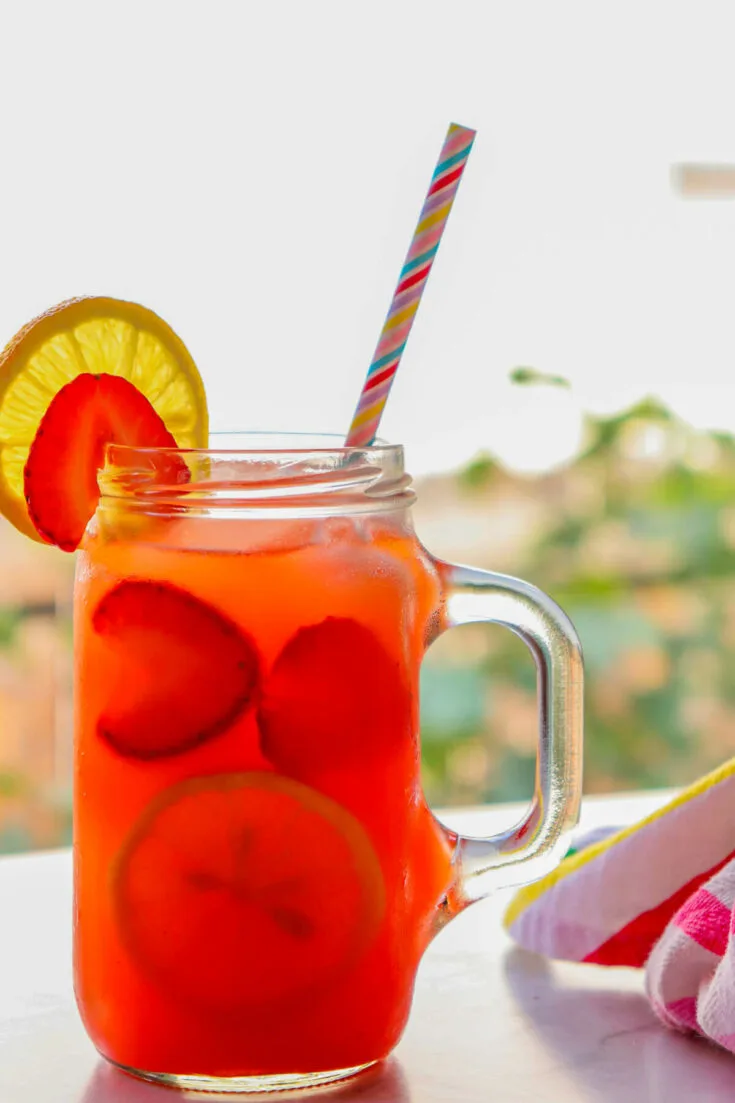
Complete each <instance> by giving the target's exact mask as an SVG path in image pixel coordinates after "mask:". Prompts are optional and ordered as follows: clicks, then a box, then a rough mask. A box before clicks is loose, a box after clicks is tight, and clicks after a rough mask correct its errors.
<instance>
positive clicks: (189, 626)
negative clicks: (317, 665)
mask: <svg viewBox="0 0 735 1103" xmlns="http://www.w3.org/2000/svg"><path fill="white" fill-rule="evenodd" d="M92 627H93V629H94V632H95V633H96V636H97V640H98V643H99V645H100V646H101V647H102V652H101V654H100V660H101V661H102V662H103V663H104V665H105V670H106V674H105V679H106V684H107V685H109V687H110V693H109V699H108V703H107V706H106V708H105V709H104V711H103V712H102V715H101V716H100V717H99V720H98V724H97V730H98V732H99V734H100V736H101V737H102V738H103V739H104V740H105V741H106V742H107V743H108V744H109V745H110V746H111V747H113V748H114V749H115V750H116V751H118V752H119V753H120V754H123V755H126V756H131V757H134V758H145V759H147V758H157V757H160V756H162V755H170V754H177V753H179V752H181V751H185V750H188V749H189V748H191V747H195V746H197V745H198V744H200V743H203V742H205V740H208V739H211V738H213V737H214V736H216V735H219V734H220V733H221V732H223V731H225V730H226V729H227V728H228V727H229V726H230V725H231V724H232V723H233V722H234V721H235V720H236V719H237V718H238V717H239V716H240V714H241V713H243V712H244V711H245V710H246V709H247V708H249V707H250V706H251V705H253V704H254V702H255V699H256V694H257V690H258V684H259V678H260V675H259V668H260V661H259V656H258V651H257V649H256V646H255V644H254V643H253V641H252V640H251V639H250V638H249V637H248V636H246V635H245V633H244V632H242V631H241V629H240V628H238V626H237V625H236V624H235V623H234V621H231V620H230V619H229V618H228V617H226V616H225V615H224V614H223V613H221V612H219V611H218V610H217V609H215V608H214V607H213V606H211V605H209V604H207V603H206V602H204V601H201V600H200V599H199V598H197V597H194V595H193V594H190V593H188V592H187V591H186V590H182V589H180V588H179V587H178V586H173V585H171V584H170V583H166V582H154V581H147V580H136V579H128V580H126V581H124V582H120V583H119V584H118V585H117V586H115V587H114V588H113V589H112V590H109V591H108V593H106V594H105V595H104V597H103V598H102V599H101V601H100V602H99V604H98V605H97V608H96V609H95V610H94V613H93V615H92Z"/></svg>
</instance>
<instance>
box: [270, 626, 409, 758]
mask: <svg viewBox="0 0 735 1103" xmlns="http://www.w3.org/2000/svg"><path fill="white" fill-rule="evenodd" d="M411 717H412V710H411V698H410V693H409V690H408V686H407V683H406V677H405V673H404V671H403V670H402V667H401V662H400V658H399V654H398V652H396V654H395V655H391V654H389V652H388V651H387V650H386V648H385V647H384V646H383V644H382V643H381V642H380V640H379V639H378V637H377V636H376V635H375V633H374V632H372V631H371V630H370V629H369V628H366V627H365V626H364V625H362V624H359V623H358V622H357V621H356V620H353V619H352V618H351V617H327V618H326V619H325V620H323V621H322V622H321V623H320V624H313V625H309V626H308V627H306V628H301V629H299V631H298V632H296V633H295V635H293V636H292V637H291V639H290V640H289V641H288V643H287V644H286V646H285V647H284V648H283V650H282V651H281V653H280V655H279V656H278V658H277V659H276V662H275V664H274V667H273V670H272V671H271V674H270V676H269V677H268V679H267V681H266V683H265V686H264V690H263V700H262V702H261V705H260V709H259V712H258V723H259V727H260V737H261V747H262V750H263V753H264V754H265V756H266V757H267V758H268V759H270V761H271V762H272V763H273V764H274V765H275V766H276V767H277V768H278V769H279V770H283V771H284V772H285V773H291V774H295V775H297V776H298V775H301V776H304V777H310V776H313V775H314V773H315V772H318V771H319V770H320V769H321V768H323V767H325V766H326V767H330V768H331V767H333V768H339V767H340V766H342V765H345V764H354V763H356V762H360V761H363V762H364V761H367V760H368V759H370V758H371V757H373V756H374V757H378V756H381V755H382V754H385V752H386V751H387V750H389V749H390V747H391V745H392V744H395V743H396V742H397V740H398V734H397V733H401V732H404V731H405V730H406V728H407V726H409V725H410V723H411Z"/></svg>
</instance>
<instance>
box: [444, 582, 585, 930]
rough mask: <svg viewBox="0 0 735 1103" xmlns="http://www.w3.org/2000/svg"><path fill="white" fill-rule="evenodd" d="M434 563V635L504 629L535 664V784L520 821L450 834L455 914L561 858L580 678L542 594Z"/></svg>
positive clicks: (578, 767) (553, 608)
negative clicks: (438, 615) (438, 607)
mask: <svg viewBox="0 0 735 1103" xmlns="http://www.w3.org/2000/svg"><path fill="white" fill-rule="evenodd" d="M434 562H435V566H436V568H437V569H438V571H439V575H440V578H441V580H442V583H443V595H444V600H443V606H442V613H443V615H442V619H441V621H440V624H439V633H438V634H441V633H443V632H444V631H446V630H448V629H449V628H456V627H458V626H459V625H462V624H476V623H478V622H485V623H490V624H502V625H504V626H505V627H506V628H510V630H511V631H512V632H515V634H516V635H517V636H520V638H521V639H522V640H523V642H524V643H525V644H526V646H527V647H528V649H529V651H530V652H531V654H532V655H533V657H534V660H535V662H536V669H537V687H538V688H537V692H538V698H539V731H538V752H537V757H536V784H535V790H534V795H533V799H532V801H531V805H530V808H529V810H528V812H527V814H526V815H525V816H524V818H523V819H522V820H521V822H520V823H518V824H516V826H515V827H511V828H509V829H508V830H506V831H503V832H501V833H500V834H499V835H493V836H491V837H489V838H472V837H468V836H464V835H459V834H457V833H456V832H453V831H450V832H449V835H450V838H451V839H452V840H453V842H454V843H455V858H454V861H455V866H456V870H457V877H456V880H455V884H454V887H453V889H452V891H451V893H450V899H449V901H448V903H449V905H450V909H451V912H452V913H456V911H460V910H462V908H463V907H465V906H466V905H467V904H470V903H472V902H473V901H475V900H480V899H482V897H484V896H487V894H488V893H489V892H492V891H493V890H494V889H497V888H503V887H508V886H509V885H514V884H519V883H521V882H526V881H533V880H535V879H536V878H538V877H542V876H543V875H544V874H545V873H547V872H549V870H551V869H553V868H554V866H555V865H557V864H558V863H559V862H560V861H561V859H562V857H563V856H564V853H565V851H566V848H567V846H568V841H569V840H568V836H569V833H570V831H571V830H572V829H573V828H574V826H575V825H576V823H577V820H578V816H579V806H580V802H581V797H582V731H583V686H584V676H583V667H582V649H581V646H580V643H579V639H578V637H577V634H576V632H575V630H574V627H573V625H572V623H571V621H570V620H569V618H568V617H567V615H566V614H565V613H564V612H563V611H562V610H561V609H560V608H559V606H558V605H557V604H556V603H555V602H554V601H552V599H551V598H550V597H548V596H547V595H546V594H545V593H543V591H542V590H539V589H537V588H536V587H535V586H532V585H530V583H528V582H523V581H521V580H520V579H517V578H511V577H509V576H507V575H501V574H495V573H493V572H492V571H482V570H477V569H474V568H471V567H458V566H453V565H452V564H449V563H443V562H441V561H437V560H435V561H434ZM521 864H523V869H522V870H520V869H518V868H517V867H518V866H520V865H521Z"/></svg>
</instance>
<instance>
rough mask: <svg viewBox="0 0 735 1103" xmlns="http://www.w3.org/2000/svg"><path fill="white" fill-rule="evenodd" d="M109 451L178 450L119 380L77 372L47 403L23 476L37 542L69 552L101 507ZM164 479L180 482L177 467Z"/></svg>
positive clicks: (139, 396) (138, 396)
mask: <svg viewBox="0 0 735 1103" xmlns="http://www.w3.org/2000/svg"><path fill="white" fill-rule="evenodd" d="M108 444H127V445H133V446H137V447H142V448H176V440H175V439H174V437H173V435H172V434H171V433H170V432H169V430H168V429H167V428H166V425H165V424H164V421H163V419H162V418H161V417H160V415H159V414H157V413H156V411H155V410H154V408H153V406H152V405H151V403H150V402H149V401H148V399H147V398H146V397H145V395H144V394H143V393H142V392H141V391H139V390H138V388H137V387H135V386H133V384H132V383H130V382H128V380H127V379H123V378H122V376H117V375H108V374H106V373H104V372H103V373H100V374H99V375H93V374H92V373H90V372H83V373H82V374H81V375H78V376H77V377H76V379H73V380H72V381H71V383H67V384H66V385H65V386H64V387H62V388H61V390H60V391H58V393H57V394H56V395H55V396H54V398H53V399H52V401H51V403H50V405H49V407H48V409H47V410H46V413H45V414H44V416H43V418H42V419H41V423H40V425H39V427H38V431H37V433H36V436H35V438H34V440H33V443H32V445H31V448H30V451H29V453H28V460H27V462H26V465H25V472H24V489H25V499H26V504H27V506H28V514H29V516H30V518H31V520H32V521H33V524H34V525H35V527H36V529H37V530H38V532H39V534H40V535H41V536H42V537H43V539H44V540H45V541H46V542H47V543H49V544H56V545H57V546H58V547H60V548H62V549H63V550H64V551H74V550H75V549H76V548H77V547H78V546H79V544H80V542H81V539H82V537H83V535H84V530H85V529H86V527H87V524H88V522H89V520H90V519H91V517H92V516H93V514H94V512H95V509H96V508H97V503H98V501H99V496H100V492H99V487H98V485H97V474H98V472H99V470H100V468H102V467H103V465H104V456H105V447H106V445H108ZM165 466H166V467H167V468H170V470H166V471H165V472H163V471H162V475H164V474H165V475H166V477H167V478H169V479H173V480H174V481H178V482H182V481H185V479H186V478H187V477H188V468H187V467H186V464H185V463H184V461H183V460H180V461H178V463H173V464H171V463H170V464H167V465H165Z"/></svg>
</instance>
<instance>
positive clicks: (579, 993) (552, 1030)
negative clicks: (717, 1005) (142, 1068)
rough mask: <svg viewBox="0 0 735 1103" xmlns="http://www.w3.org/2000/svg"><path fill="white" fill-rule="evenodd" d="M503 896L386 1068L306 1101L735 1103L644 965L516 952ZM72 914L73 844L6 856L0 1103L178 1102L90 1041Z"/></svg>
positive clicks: (721, 1057)
mask: <svg viewBox="0 0 735 1103" xmlns="http://www.w3.org/2000/svg"><path fill="white" fill-rule="evenodd" d="M661 799H662V797H661V795H652V794H649V795H647V796H643V797H635V798H614V799H610V800H590V801H588V802H587V803H586V806H585V812H584V816H583V822H586V823H587V824H590V825H594V824H597V823H605V822H608V823H610V822H612V823H625V822H630V821H632V820H633V819H635V818H637V817H638V816H639V815H642V814H644V813H645V812H647V811H649V810H650V809H651V808H652V807H655V806H656V805H657V804H658V803H660V802H661ZM512 818H513V816H512V813H511V814H509V812H508V808H507V807H506V808H495V809H483V810H482V811H481V812H464V813H461V814H460V813H456V814H455V815H454V816H452V818H451V821H450V822H451V823H452V826H457V827H463V828H464V829H465V830H468V831H473V832H477V831H479V830H481V829H483V828H485V827H489V829H490V830H495V829H496V828H497V827H498V826H499V825H500V824H501V823H502V824H507V823H508V822H509V820H510V819H512ZM507 896H508V894H507V893H498V894H497V895H496V896H495V897H494V898H492V899H491V900H488V901H484V902H483V903H480V904H476V905H474V906H473V907H471V908H469V909H468V911H466V912H464V913H463V914H462V915H460V916H459V917H458V918H457V919H455V921H454V922H453V923H452V924H450V926H449V927H447V928H446V929H445V930H444V931H442V933H441V934H440V935H439V937H438V938H437V939H436V940H435V942H434V943H433V945H432V946H431V947H430V948H429V950H428V952H427V954H426V956H425V959H424V962H423V964H422V967H421V970H420V972H419V976H418V981H417V985H416V996H415V1000H414V1006H413V1011H412V1015H411V1019H410V1022H409V1026H408V1029H407V1031H406V1034H405V1036H404V1038H403V1040H402V1041H401V1043H400V1045H399V1047H398V1049H397V1050H396V1054H395V1057H394V1058H393V1059H392V1060H391V1061H390V1062H388V1064H387V1065H386V1066H384V1067H383V1068H382V1069H380V1070H379V1071H378V1072H377V1074H374V1075H372V1076H371V1077H368V1078H367V1079H364V1080H363V1081H356V1082H353V1083H352V1084H351V1085H348V1086H343V1087H342V1088H339V1089H332V1090H330V1091H322V1093H318V1092H314V1093H306V1094H305V1093H298V1098H299V1099H300V1100H302V1101H303V1100H304V1099H305V1098H307V1097H309V1096H311V1097H312V1098H315V1099H317V1098H322V1097H325V1096H328V1097H329V1099H330V1100H335V1101H336V1100H339V1101H340V1103H342V1101H343V1100H357V1099H359V1100H360V1101H361V1103H449V1101H451V1103H492V1101H494V1100H497V1101H498V1103H579V1101H581V1100H585V1101H587V1100H595V1101H599V1103H623V1101H625V1103H647V1101H651V1103H679V1101H681V1103H684V1101H686V1103H690V1101H694V1100H697V1101H702V1103H718V1101H720V1100H723V1101H724V1100H727V1101H728V1103H732V1101H733V1100H735V1056H730V1055H728V1054H726V1053H724V1052H722V1051H720V1050H718V1049H716V1048H714V1047H713V1046H710V1045H708V1044H707V1043H706V1042H703V1041H702V1040H699V1039H692V1038H686V1037H683V1036H680V1035H677V1034H673V1033H671V1032H669V1031H667V1030H666V1029H664V1028H663V1027H662V1026H660V1025H659V1024H658V1023H657V1021H656V1019H655V1018H654V1016H653V1014H652V1013H651V1011H650V1010H649V1008H648V1005H647V1004H646V1001H645V999H644V998H643V995H642V989H641V977H640V974H639V973H638V972H636V971H633V970H627V969H614V970H605V969H601V968H597V967H593V966H589V965H569V964H561V963H548V962H546V961H544V960H543V959H541V958H538V957H536V956H534V955H533V954H528V953H525V952H523V951H520V950H518V949H515V948H514V947H513V946H512V944H511V942H510V940H509V939H508V938H507V937H506V936H505V934H504V933H503V932H502V930H501V928H500V914H501V912H502V909H503V906H504V904H505V902H506V900H507ZM70 915H71V856H70V855H69V853H68V852H57V853H53V854H39V855H32V856H28V857H13V858H5V859H3V860H0V1103H167V1101H168V1103H170V1101H171V1100H172V1099H175V1098H176V1095H175V1094H174V1093H172V1092H171V1091H169V1090H167V1089H164V1088H158V1087H153V1086H152V1085H148V1084H144V1083H142V1082H140V1081H136V1080H132V1079H130V1078H129V1077H126V1076H124V1075H123V1074H121V1073H118V1072H116V1071H115V1070H113V1069H111V1068H109V1067H107V1066H106V1065H105V1064H104V1062H103V1061H102V1060H101V1059H100V1058H98V1056H97V1054H96V1053H95V1051H94V1049H93V1048H92V1045H91V1043H90V1042H89V1041H88V1040H87V1038H86V1035H85V1034H84V1031H83V1029H82V1026H81V1023H80V1022H79V1019H78V1017H77V1013H76V1010H75V1006H74V998H73V995H72V980H71V965H70V956H71V955H70V940H71V924H70ZM294 1094H295V1093H291V1095H290V1097H289V1096H288V1095H285V1094H284V1095H279V1096H275V1097H274V1096H270V1097H268V1098H269V1099H273V1098H294ZM187 1098H199V1099H207V1100H209V1101H210V1103H212V1101H213V1100H215V1099H217V1098H218V1097H217V1096H211V1095H209V1096H202V1095H199V1096H196V1095H192V1094H189V1095H188V1096H187ZM219 1098H227V1097H219ZM249 1098H250V1099H252V1098H253V1097H252V1096H251V1097H249Z"/></svg>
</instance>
